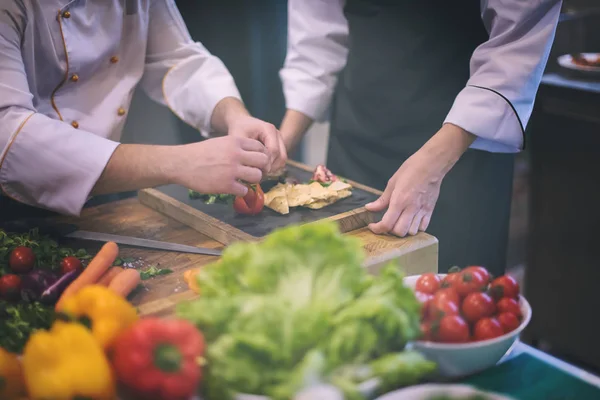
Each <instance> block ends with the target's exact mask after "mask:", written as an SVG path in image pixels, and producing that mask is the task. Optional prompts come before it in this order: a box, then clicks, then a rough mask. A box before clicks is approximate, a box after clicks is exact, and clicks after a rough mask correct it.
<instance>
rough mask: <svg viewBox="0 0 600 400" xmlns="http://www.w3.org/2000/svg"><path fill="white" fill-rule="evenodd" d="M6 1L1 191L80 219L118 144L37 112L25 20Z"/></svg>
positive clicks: (1, 14) (2, 11)
mask: <svg viewBox="0 0 600 400" xmlns="http://www.w3.org/2000/svg"><path fill="white" fill-rule="evenodd" d="M5 3H6V4H7V5H6V6H2V7H0V54H1V55H2V56H1V57H0V151H1V152H0V188H1V189H2V193H3V195H6V196H9V197H11V198H13V199H15V200H17V201H20V202H22V203H25V204H28V205H32V206H37V207H41V208H47V209H49V210H53V211H56V212H60V213H63V214H70V215H78V214H79V213H80V212H81V209H82V207H83V205H84V203H85V202H86V200H87V198H88V196H89V193H90V192H91V190H92V188H93V187H94V185H95V184H96V181H97V180H98V178H99V177H100V175H101V174H102V171H103V170H104V168H105V166H106V164H107V163H108V160H109V159H110V157H111V156H112V154H113V152H114V150H115V149H116V147H117V146H118V143H116V142H113V141H110V140H107V139H104V138H101V137H99V136H96V135H94V134H92V133H89V132H85V131H83V130H81V129H75V128H73V127H71V126H70V125H69V124H67V123H64V122H62V121H60V120H55V119H51V118H49V117H47V116H45V115H42V114H40V113H38V112H37V110H36V108H35V107H34V105H33V95H32V94H31V92H30V90H29V85H28V83H27V76H26V73H25V67H24V65H23V60H22V58H21V36H22V33H21V32H22V31H23V29H24V25H25V16H24V15H23V11H22V9H21V8H19V7H18V6H17V5H16V3H18V2H5ZM11 4H12V5H11Z"/></svg>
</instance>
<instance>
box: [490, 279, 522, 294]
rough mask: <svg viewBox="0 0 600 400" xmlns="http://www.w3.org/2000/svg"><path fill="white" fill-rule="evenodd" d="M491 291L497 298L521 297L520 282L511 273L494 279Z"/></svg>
mask: <svg viewBox="0 0 600 400" xmlns="http://www.w3.org/2000/svg"><path fill="white" fill-rule="evenodd" d="M490 293H491V295H492V297H493V298H495V299H497V300H498V299H501V298H502V297H512V298H513V299H516V298H518V297H519V283H518V282H517V280H516V279H515V278H513V277H512V276H510V275H502V276H501V277H499V278H496V279H494V280H493V281H492V284H491V285H490Z"/></svg>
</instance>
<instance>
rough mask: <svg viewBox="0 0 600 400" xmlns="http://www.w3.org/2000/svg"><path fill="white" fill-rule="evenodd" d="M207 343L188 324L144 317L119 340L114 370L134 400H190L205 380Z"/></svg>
mask: <svg viewBox="0 0 600 400" xmlns="http://www.w3.org/2000/svg"><path fill="white" fill-rule="evenodd" d="M204 343H205V342H204V336H203V335H202V333H201V332H200V331H199V330H197V329H196V327H195V326H194V325H193V324H191V323H190V322H188V321H184V320H177V319H175V320H163V319H158V318H145V319H142V320H140V321H139V322H137V323H136V324H134V325H133V326H132V327H130V328H129V329H128V330H126V331H125V332H123V333H122V334H121V335H119V337H117V339H116V341H115V344H114V347H113V350H112V355H111V359H112V363H113V368H114V370H115V373H116V376H117V378H118V380H119V383H120V384H121V385H122V386H123V388H124V389H125V392H126V393H127V394H130V395H131V396H132V398H135V399H138V398H142V399H152V400H188V399H189V398H190V397H191V396H193V395H194V394H195V393H196V392H197V390H198V386H199V384H200V380H201V377H202V371H201V367H200V361H201V357H202V355H203V354H204Z"/></svg>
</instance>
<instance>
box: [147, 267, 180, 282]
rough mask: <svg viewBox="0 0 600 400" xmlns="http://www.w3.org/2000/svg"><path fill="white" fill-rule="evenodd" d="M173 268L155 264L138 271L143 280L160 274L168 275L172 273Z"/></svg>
mask: <svg viewBox="0 0 600 400" xmlns="http://www.w3.org/2000/svg"><path fill="white" fill-rule="evenodd" d="M172 273H173V270H171V269H167V268H158V267H157V266H156V265H153V266H151V267H148V268H146V269H145V270H143V271H140V276H141V278H142V280H143V281H145V280H147V279H150V278H154V277H157V276H161V275H169V274H172Z"/></svg>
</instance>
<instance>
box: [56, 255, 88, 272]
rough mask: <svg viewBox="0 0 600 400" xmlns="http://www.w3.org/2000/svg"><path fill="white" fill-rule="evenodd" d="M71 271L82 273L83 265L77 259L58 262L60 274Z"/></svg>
mask: <svg viewBox="0 0 600 400" xmlns="http://www.w3.org/2000/svg"><path fill="white" fill-rule="evenodd" d="M71 271H79V272H81V271H83V264H82V263H81V261H80V260H79V258H77V257H65V258H63V259H62V261H61V262H60V272H62V274H63V275H64V274H66V273H69V272H71Z"/></svg>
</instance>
